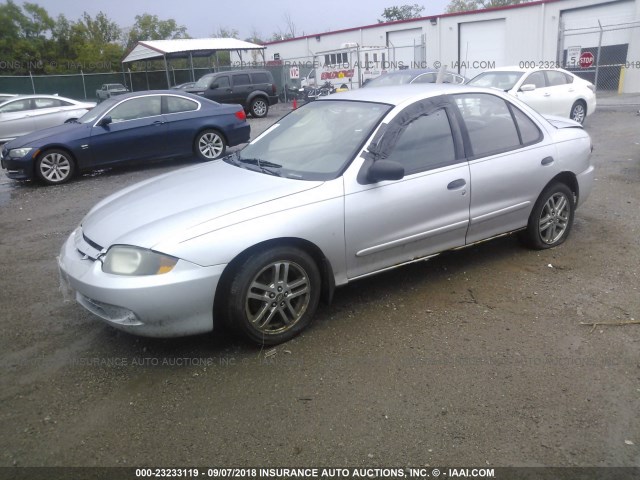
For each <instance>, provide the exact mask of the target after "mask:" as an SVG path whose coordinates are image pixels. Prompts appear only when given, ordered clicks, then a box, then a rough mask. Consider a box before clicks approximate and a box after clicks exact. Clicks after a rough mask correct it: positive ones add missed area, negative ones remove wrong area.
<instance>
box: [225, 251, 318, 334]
mask: <svg viewBox="0 0 640 480" xmlns="http://www.w3.org/2000/svg"><path fill="white" fill-rule="evenodd" d="M320 283H321V281H320V273H319V271H318V267H317V265H316V263H315V262H314V260H313V258H311V257H310V256H309V255H308V254H307V253H306V252H304V251H302V250H300V249H297V248H292V247H278V248H273V249H271V250H266V251H263V252H259V253H256V254H254V255H252V256H250V257H248V258H247V259H246V260H245V262H244V263H243V264H241V265H240V267H239V268H238V269H237V271H236V272H235V276H234V278H233V280H232V281H231V285H230V288H229V297H228V299H227V302H228V304H227V305H228V315H229V318H228V320H229V321H230V323H231V325H232V326H233V327H234V328H236V329H238V330H240V331H241V332H242V333H243V334H244V335H245V336H246V337H247V338H249V339H250V340H251V341H253V342H255V343H258V344H260V345H277V344H279V343H282V342H286V341H287V340H290V339H291V338H293V337H295V336H296V335H298V334H299V333H300V332H302V330H304V329H305V328H307V327H308V326H309V324H310V323H311V320H312V318H313V315H314V313H315V311H316V308H317V306H318V301H319V299H320Z"/></svg>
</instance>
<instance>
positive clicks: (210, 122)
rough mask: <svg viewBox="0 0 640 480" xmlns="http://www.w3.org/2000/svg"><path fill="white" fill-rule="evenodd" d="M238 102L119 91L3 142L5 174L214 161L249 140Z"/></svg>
mask: <svg viewBox="0 0 640 480" xmlns="http://www.w3.org/2000/svg"><path fill="white" fill-rule="evenodd" d="M249 133H250V127H249V124H248V123H247V120H246V115H245V112H244V109H243V108H242V107H241V106H240V105H221V104H219V103H216V102H213V101H210V100H207V99H205V98H202V97H198V96H195V95H191V94H189V93H181V92H178V91H176V90H167V91H164V90H158V91H149V92H137V93H129V94H125V95H120V96H118V97H114V98H111V99H108V100H105V101H104V102H102V103H101V104H100V105H98V106H97V107H95V108H94V109H92V110H90V111H89V112H87V113H86V114H85V115H84V116H82V117H80V118H79V119H78V120H76V121H74V122H73V123H67V124H65V125H61V126H58V127H53V128H47V129H45V130H40V131H37V132H34V133H31V134H28V135H25V136H22V137H19V138H16V139H15V140H12V141H10V142H8V143H6V144H5V145H4V146H3V148H2V153H1V155H0V158H1V161H2V168H4V169H6V171H7V172H6V173H7V176H8V177H9V178H14V179H16V180H26V179H31V178H34V177H35V178H37V179H39V180H41V181H42V182H44V183H47V184H51V185H55V184H60V183H64V182H66V181H67V180H69V179H70V178H71V177H72V176H73V175H74V174H75V173H76V172H77V171H83V170H92V169H95V168H101V167H105V166H111V165H115V164H120V163H124V162H139V161H144V160H152V159H153V160H155V159H164V158H170V157H181V156H190V155H196V156H197V157H199V158H200V159H202V160H214V159H216V158H219V157H221V156H223V155H224V153H225V151H226V148H227V146H234V145H238V144H241V143H245V142H248V141H249Z"/></svg>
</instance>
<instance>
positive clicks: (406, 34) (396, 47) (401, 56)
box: [387, 28, 422, 70]
mask: <svg viewBox="0 0 640 480" xmlns="http://www.w3.org/2000/svg"><path fill="white" fill-rule="evenodd" d="M387 46H388V47H389V58H390V60H391V61H392V62H395V64H396V65H395V66H394V68H392V70H393V69H395V68H399V67H400V64H402V65H404V66H405V67H408V68H414V67H416V65H414V62H419V61H420V60H421V55H420V52H421V48H422V29H421V28H409V29H407V30H397V31H395V32H387Z"/></svg>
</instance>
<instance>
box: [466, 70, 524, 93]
mask: <svg viewBox="0 0 640 480" xmlns="http://www.w3.org/2000/svg"><path fill="white" fill-rule="evenodd" d="M522 75H524V72H485V73H481V74H480V75H478V76H477V77H474V78H473V79H471V80H470V81H469V83H468V85H473V86H475V87H493V88H499V89H500V90H504V91H505V92H506V91H507V90H511V89H512V88H513V87H514V85H515V84H516V83H517V82H518V80H520V77H522Z"/></svg>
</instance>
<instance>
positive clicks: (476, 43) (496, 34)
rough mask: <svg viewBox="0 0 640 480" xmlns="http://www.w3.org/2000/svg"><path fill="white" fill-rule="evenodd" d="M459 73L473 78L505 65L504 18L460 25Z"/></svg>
mask: <svg viewBox="0 0 640 480" xmlns="http://www.w3.org/2000/svg"><path fill="white" fill-rule="evenodd" d="M459 28H460V30H459V38H460V43H459V45H458V47H459V49H458V64H459V72H460V73H461V74H462V75H465V76H466V77H469V78H473V77H475V76H476V75H477V74H478V73H480V72H482V71H483V70H486V69H487V68H492V66H493V65H495V66H496V67H502V66H504V63H505V58H506V55H505V51H506V22H505V20H504V18H501V19H498V20H487V21H484V22H469V23H461V24H460V25H459Z"/></svg>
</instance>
